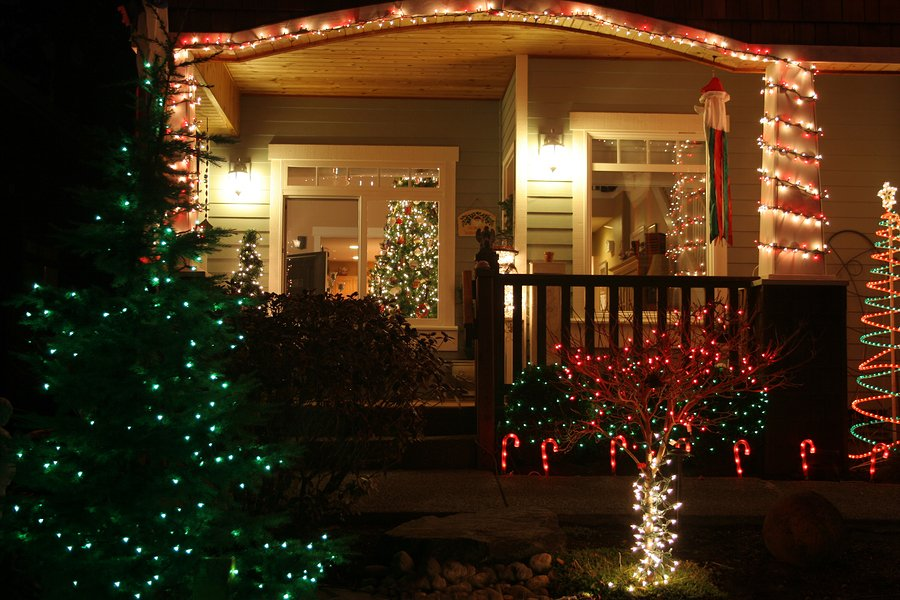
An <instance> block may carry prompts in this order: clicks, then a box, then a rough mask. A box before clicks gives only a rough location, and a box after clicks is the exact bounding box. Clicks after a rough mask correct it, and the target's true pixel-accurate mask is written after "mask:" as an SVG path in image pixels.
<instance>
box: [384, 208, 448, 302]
mask: <svg viewBox="0 0 900 600" xmlns="http://www.w3.org/2000/svg"><path fill="white" fill-rule="evenodd" d="M369 276H370V281H371V293H372V294H374V295H376V296H379V297H381V298H384V299H386V300H387V301H388V302H390V303H392V304H395V305H396V306H397V307H398V308H399V310H400V313H401V314H403V315H404V316H406V317H414V318H420V319H425V318H434V317H436V316H437V300H438V204H437V202H417V201H412V200H392V201H390V202H388V214H387V222H386V223H385V225H384V241H383V242H382V243H381V253H380V254H379V255H378V256H376V257H375V267H374V268H373V269H372V271H371V273H370V275H369Z"/></svg>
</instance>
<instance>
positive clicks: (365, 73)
mask: <svg viewBox="0 0 900 600" xmlns="http://www.w3.org/2000/svg"><path fill="white" fill-rule="evenodd" d="M438 4H440V6H438ZM506 4H507V5H509V4H516V5H517V6H518V8H517V9H511V8H504V9H503V10H494V9H490V8H486V7H478V8H475V9H472V8H467V6H468V3H463V2H453V1H452V0H448V1H446V2H440V3H436V2H430V1H427V0H423V1H419V2H405V3H404V8H403V10H402V11H400V10H399V9H397V7H396V4H394V3H390V4H379V5H373V6H367V7H363V8H357V9H352V10H344V11H338V12H332V13H326V14H322V15H316V16H311V17H304V18H302V19H295V20H290V21H283V22H280V23H275V24H271V25H266V26H262V27H257V28H254V29H252V30H246V31H239V32H232V33H186V34H185V33H183V34H180V35H179V36H178V41H177V44H178V46H179V48H180V49H182V50H184V51H187V52H189V54H190V55H191V56H192V57H194V58H202V59H205V61H204V62H202V63H199V64H198V65H197V69H196V71H197V74H198V76H199V78H200V80H201V83H205V84H207V86H206V87H203V88H201V95H202V96H204V98H203V101H202V102H201V104H200V105H199V106H200V108H199V109H198V113H197V116H198V118H200V119H202V120H203V121H204V122H205V123H206V126H207V128H208V129H209V131H210V132H213V133H231V134H235V133H238V130H239V112H240V111H239V101H240V95H242V94H252V95H289V96H331V97H363V98H367V97H368V98H437V99H491V100H496V99H499V98H501V97H502V96H503V93H504V91H505V90H506V86H507V84H508V83H509V81H510V78H511V77H512V74H513V71H514V69H515V57H516V56H517V55H528V56H534V57H566V58H585V59H598V58H605V59H617V60H690V61H694V62H699V63H705V64H708V65H711V66H714V67H715V68H717V69H722V70H726V71H732V72H748V73H763V72H765V68H766V65H767V64H768V63H769V62H771V61H772V60H776V59H780V60H785V59H786V60H789V61H794V60H797V61H799V60H802V61H803V64H804V65H806V66H812V65H814V66H815V69H817V70H819V71H828V72H846V73H898V72H900V48H853V47H808V46H807V47H798V48H785V47H780V48H767V47H763V46H755V45H750V44H745V43H743V42H739V41H736V40H731V39H727V38H723V37H722V36H718V35H715V34H710V33H708V32H705V31H701V30H698V29H693V28H689V27H684V26H680V25H677V24H674V23H670V22H666V21H661V20H657V19H651V18H648V17H644V16H641V15H637V14H634V13H627V12H623V11H614V10H606V9H603V8H600V7H597V6H590V5H587V4H583V3H572V2H561V3H558V4H559V5H560V7H559V8H557V9H556V10H555V11H553V12H551V11H547V10H544V9H543V8H536V4H537V3H535V2H529V1H521V2H507V3H506ZM455 5H458V7H456V8H454V6H455ZM464 6H465V7H464ZM812 61H816V62H814V63H813V62H812Z"/></svg>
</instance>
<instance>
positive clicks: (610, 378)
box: [559, 306, 783, 587]
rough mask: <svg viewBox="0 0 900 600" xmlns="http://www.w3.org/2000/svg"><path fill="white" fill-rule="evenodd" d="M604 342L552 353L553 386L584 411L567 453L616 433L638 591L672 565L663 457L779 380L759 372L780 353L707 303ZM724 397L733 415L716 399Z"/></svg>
mask: <svg viewBox="0 0 900 600" xmlns="http://www.w3.org/2000/svg"><path fill="white" fill-rule="evenodd" d="M607 342H608V343H606V344H603V345H602V346H604V349H603V350H599V351H597V352H596V353H594V354H593V355H588V354H586V353H585V352H584V351H583V350H580V349H566V348H562V347H559V350H560V352H561V356H562V362H563V364H564V374H563V375H562V376H561V377H560V379H559V385H560V388H561V389H562V390H563V391H564V392H565V393H566V394H567V396H568V398H569V399H570V400H571V401H577V402H589V403H590V405H591V407H592V409H591V411H590V413H589V415H588V416H587V417H586V418H585V420H584V421H583V422H582V423H581V426H580V427H570V428H568V437H567V438H566V440H565V442H566V446H567V447H569V448H572V447H574V445H575V444H576V443H577V442H578V441H579V440H581V439H583V438H585V437H588V436H590V437H595V436H597V434H598V433H599V434H600V435H602V436H603V437H606V438H609V439H613V438H615V437H616V436H618V435H623V436H624V437H625V439H626V441H627V444H626V445H625V447H624V451H625V453H626V454H627V455H628V456H629V457H630V458H631V459H632V460H633V461H634V463H635V464H636V465H637V467H638V471H639V478H638V479H637V481H635V483H634V485H633V489H634V495H635V500H636V503H635V508H636V509H637V510H639V511H640V512H641V522H640V523H639V524H637V525H633V526H632V528H633V529H634V538H635V544H634V547H633V550H634V551H635V552H636V553H638V555H639V556H638V563H637V565H636V567H635V571H634V573H633V575H634V581H635V585H636V586H638V587H649V586H658V585H664V584H666V583H668V581H669V579H670V577H671V573H672V572H674V570H675V567H676V565H677V561H674V560H673V559H672V556H671V550H670V546H671V545H672V543H673V542H674V540H675V534H674V533H672V532H671V531H670V525H671V524H672V523H673V520H672V515H671V513H672V511H673V510H675V509H677V508H678V505H677V504H675V503H674V502H673V501H672V498H671V495H672V493H673V488H672V486H671V481H672V479H673V478H674V476H672V477H669V476H668V475H667V474H666V470H667V469H666V467H667V465H668V464H669V463H670V454H671V453H672V450H673V448H674V447H675V446H676V445H678V442H679V440H680V439H681V438H685V439H686V440H690V439H691V433H692V432H694V431H696V432H698V433H699V432H702V431H705V430H709V429H714V428H715V427H716V426H717V425H719V424H721V423H722V422H724V421H726V420H728V419H730V418H734V416H735V413H736V412H739V411H741V410H742V408H743V407H741V406H740V404H736V403H735V402H734V399H735V398H737V394H739V393H743V394H745V396H744V397H745V398H748V399H749V398H750V397H752V396H753V394H751V392H761V391H765V390H766V389H767V388H768V387H771V386H772V385H776V384H779V383H781V381H782V380H783V373H778V372H776V371H775V369H767V372H766V374H765V377H761V376H760V375H761V373H760V371H761V369H763V368H764V367H768V366H770V365H772V364H773V363H774V362H775V361H776V360H777V358H778V354H779V349H777V348H776V349H769V350H764V349H761V348H755V344H754V343H753V338H752V336H751V334H750V331H749V325H748V321H747V319H746V318H745V315H743V313H742V312H741V311H737V310H730V309H729V308H727V307H725V306H710V307H706V308H704V309H702V310H698V311H696V312H695V314H694V315H692V316H691V322H690V327H689V328H686V329H683V328H682V327H681V326H680V325H679V324H676V325H674V326H672V327H671V328H669V329H666V330H664V331H647V332H645V335H644V336H642V340H641V341H638V342H634V341H632V340H628V341H627V343H626V344H624V345H619V344H616V343H610V342H609V341H607ZM725 397H731V402H732V404H731V406H732V407H733V410H729V409H728V407H727V406H728V405H726V404H725V403H724V402H723V400H722V399H723V398H725Z"/></svg>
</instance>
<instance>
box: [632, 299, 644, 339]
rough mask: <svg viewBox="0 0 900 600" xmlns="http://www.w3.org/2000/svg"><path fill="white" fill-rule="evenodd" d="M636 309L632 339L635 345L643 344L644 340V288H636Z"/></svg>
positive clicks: (633, 318) (633, 312)
mask: <svg viewBox="0 0 900 600" xmlns="http://www.w3.org/2000/svg"><path fill="white" fill-rule="evenodd" d="M633 289H634V309H633V311H632V315H631V337H632V338H633V339H634V345H635V346H637V345H638V344H643V343H644V342H643V340H644V286H638V285H636V286H634V287H633Z"/></svg>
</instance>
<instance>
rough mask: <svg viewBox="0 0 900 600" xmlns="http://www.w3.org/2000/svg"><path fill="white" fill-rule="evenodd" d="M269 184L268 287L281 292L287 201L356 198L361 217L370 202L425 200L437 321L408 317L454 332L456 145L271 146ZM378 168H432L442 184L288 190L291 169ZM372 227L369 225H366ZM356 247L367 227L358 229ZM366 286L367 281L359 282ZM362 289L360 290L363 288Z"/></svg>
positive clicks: (424, 326)
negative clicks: (434, 256)
mask: <svg viewBox="0 0 900 600" xmlns="http://www.w3.org/2000/svg"><path fill="white" fill-rule="evenodd" d="M269 161H270V162H271V185H270V188H269V237H270V240H271V244H270V246H269V288H270V289H271V290H272V291H274V292H282V291H283V281H284V256H285V253H286V249H287V242H286V240H285V235H284V233H285V231H284V212H285V201H286V198H288V197H292V198H296V197H310V198H354V199H356V200H357V201H358V202H359V211H360V213H359V214H361V215H365V214H367V204H368V202H370V201H373V200H376V201H377V200H403V199H407V200H429V201H436V202H438V204H439V208H438V219H439V225H438V235H439V238H438V240H439V246H438V248H439V249H438V312H437V318H435V319H417V318H408V319H407V320H408V321H409V322H410V323H411V324H412V325H413V326H415V327H418V328H420V329H423V330H442V331H455V330H456V324H455V318H456V315H455V313H456V306H455V304H456V300H455V294H454V289H453V286H454V281H455V270H456V235H455V229H454V224H455V215H454V213H455V210H456V163H457V162H458V161H459V148H457V147H455V146H357V145H324V144H321V145H320V144H269ZM330 164H333V165H334V166H341V167H377V168H414V167H436V168H439V169H440V170H441V171H440V185H439V186H438V187H436V188H414V187H413V188H398V189H384V188H361V189H347V188H337V187H328V186H289V185H287V176H288V168H289V167H321V166H329V165H330ZM366 225H370V224H368V223H367V224H366ZM359 231H360V245H361V246H362V244H363V243H365V240H364V239H363V238H364V237H365V234H366V227H365V226H363V227H360V228H359ZM361 283H362V284H365V279H364V277H363V280H362V282H361ZM361 289H363V288H361Z"/></svg>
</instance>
